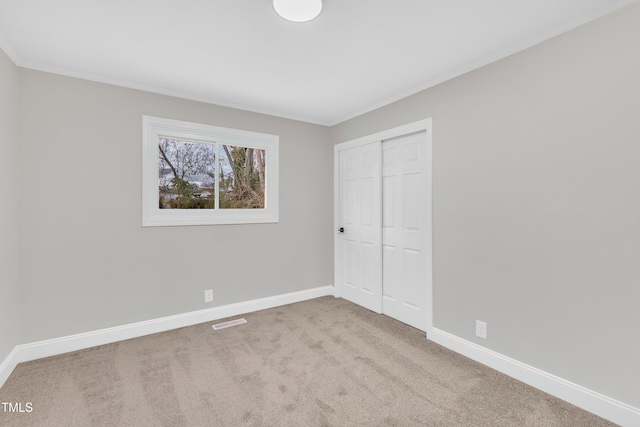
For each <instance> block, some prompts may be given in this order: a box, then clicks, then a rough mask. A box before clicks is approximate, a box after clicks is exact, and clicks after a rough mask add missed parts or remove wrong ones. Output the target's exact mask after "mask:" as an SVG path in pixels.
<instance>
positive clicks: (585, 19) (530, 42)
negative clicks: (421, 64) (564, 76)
mask: <svg viewBox="0 0 640 427" xmlns="http://www.w3.org/2000/svg"><path fill="white" fill-rule="evenodd" d="M636 1H638V0H618V1H614V2H612V3H611V4H607V5H605V6H603V7H602V8H599V9H596V10H594V11H590V12H588V13H586V14H583V15H580V16H578V17H577V18H575V19H573V20H571V21H569V22H566V23H564V24H562V25H559V26H557V27H555V28H552V29H550V30H548V31H546V32H543V33H541V34H536V35H535V36H533V37H529V38H527V39H525V40H522V41H519V42H517V43H514V44H511V45H510V46H507V47H505V48H503V49H500V50H498V51H495V52H492V53H489V54H487V55H484V56H481V57H479V58H476V59H473V60H471V61H468V62H465V63H464V64H462V65H460V66H458V67H456V68H454V69H452V70H448V71H446V72H444V73H441V74H440V75H437V76H435V77H433V78H432V79H430V80H428V81H426V82H424V83H421V84H419V85H417V86H414V87H413V88H410V89H409V90H406V91H404V92H402V93H399V94H397V95H395V96H392V97H389V98H386V99H384V100H381V101H378V102H376V103H374V104H370V105H368V106H366V107H364V108H360V109H358V110H356V111H353V112H351V113H349V114H347V115H345V116H343V117H341V118H339V119H335V120H331V121H328V122H327V123H320V124H325V125H326V126H329V127H332V126H335V125H338V124H340V123H343V122H346V121H347V120H351V119H353V118H355V117H359V116H362V115H364V114H366V113H370V112H371V111H374V110H377V109H379V108H382V107H385V106H387V105H390V104H393V103H394V102H397V101H400V100H402V99H404V98H408V97H410V96H412V95H415V94H417V93H420V92H422V91H425V90H427V89H430V88H432V87H434V86H437V85H439V84H441V83H444V82H447V81H449V80H453V79H455V78H456V77H460V76H461V75H463V74H467V73H470V72H472V71H474V70H477V69H479V68H482V67H484V66H486V65H489V64H493V63H494V62H498V61H500V60H502V59H504V58H507V57H509V56H512V55H515V54H517V53H519V52H522V51H524V50H526V49H529V48H530V47H533V46H536V45H538V44H540V43H543V42H545V41H547V40H550V39H552V38H554V37H557V36H560V35H561V34H564V33H566V32H569V31H571V30H574V29H576V28H578V27H580V26H582V25H585V24H587V23H589V22H591V21H595V20H596V19H598V18H601V17H603V16H605V15H608V14H610V13H612V12H614V11H616V10H618V9H621V8H623V7H625V6H628V5H630V4H631V3H634V2H636Z"/></svg>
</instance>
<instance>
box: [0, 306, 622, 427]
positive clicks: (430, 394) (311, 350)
mask: <svg viewBox="0 0 640 427" xmlns="http://www.w3.org/2000/svg"><path fill="white" fill-rule="evenodd" d="M237 317H244V318H245V319H246V320H247V322H248V323H247V324H244V325H239V326H234V327H231V328H227V329H221V330H218V331H214V330H213V329H212V328H211V325H212V324H213V323H219V322H209V323H205V324H200V325H195V326H190V327H186V328H181V329H176V330H172V331H168V332H163V333H159V334H154V335H149V336H145V337H141V338H136V339H132V340H127V341H121V342H117V343H114V344H109V345H103V346H99V347H95V348H90V349H87V350H82V351H76V352H73V353H67V354H63V355H59V356H55V357H49V358H46V359H40V360H36V361H32V362H27V363H21V364H19V365H18V366H17V367H16V369H15V371H14V372H13V374H12V375H11V376H10V377H9V379H8V380H7V382H6V383H5V385H4V386H3V387H2V388H1V389H0V402H20V403H22V405H23V408H24V405H25V404H26V403H27V402H29V403H31V407H32V411H31V412H23V413H7V412H2V410H1V409H2V408H0V426H11V427H18V426H64V427H69V426H172V427H173V426H230V427H237V426H295V427H301V426H510V427H511V426H545V427H548V426H563V427H564V426H589V427H598V426H612V425H614V424H611V423H609V422H607V421H605V420H603V419H601V418H599V417H597V416H595V415H593V414H590V413H588V412H586V411H583V410H581V409H579V408H577V407H575V406H572V405H570V404H569V403H566V402H564V401H562V400H559V399H557V398H555V397H553V396H550V395H548V394H545V393H543V392H541V391H539V390H537V389H535V388H532V387H529V386H527V385H525V384H523V383H521V382H519V381H517V380H514V379H512V378H509V377H507V376H506V375H503V374H501V373H498V372H496V371H494V370H492V369H490V368H487V367H485V366H483V365H481V364H479V363H476V362H474V361H472V360H470V359H467V358H465V357H463V356H461V355H458V354H456V353H454V352H452V351H449V350H447V349H445V348H443V347H441V346H439V345H437V344H435V343H433V342H430V341H428V340H426V339H425V336H424V333H423V332H420V331H418V330H416V329H414V328H411V327H409V326H407V325H404V324H402V323H400V322H397V321H395V320H393V319H391V318H388V317H386V316H381V315H378V314H375V313H372V312H370V311H368V310H366V309H363V308H361V307H359V306H357V305H354V304H352V303H350V302H348V301H345V300H343V299H336V298H333V297H325V298H318V299H315V300H311V301H305V302H301V303H297V304H292V305H288V306H283V307H277V308H273V309H269V310H263V311H259V312H255V313H250V314H247V315H244V316H237Z"/></svg>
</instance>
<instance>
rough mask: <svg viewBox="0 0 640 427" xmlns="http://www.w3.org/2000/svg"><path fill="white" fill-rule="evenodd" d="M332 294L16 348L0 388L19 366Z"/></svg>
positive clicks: (271, 300) (259, 302) (313, 293)
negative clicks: (71, 352) (36, 360)
mask: <svg viewBox="0 0 640 427" xmlns="http://www.w3.org/2000/svg"><path fill="white" fill-rule="evenodd" d="M334 294H335V293H334V287H333V286H323V287H319V288H314V289H308V290H305V291H299V292H291V293H288V294H282V295H276V296H272V297H267V298H260V299H255V300H251V301H245V302H239V303H236V304H229V305H224V306H220V307H213V308H208V309H205V310H198V311H192V312H190V313H184V314H177V315H174V316H167V317H162V318H159V319H152V320H146V321H143V322H137V323H130V324H128V325H122V326H116V327H113V328H106V329H100V330H97V331H92V332H85V333H81V334H76V335H69V336H66V337H60V338H54V339H50V340H45V341H38V342H34V343H30V344H22V345H18V346H16V347H15V348H14V349H13V351H12V352H11V353H9V355H8V356H7V357H6V358H5V360H4V361H3V362H2V363H0V387H2V386H3V385H4V383H5V381H6V380H7V378H9V375H11V373H12V372H13V370H14V369H15V367H16V365H17V364H18V363H22V362H28V361H30V360H35V359H41V358H43V357H49V356H56V355H58V354H63V353H68V352H70V351H77V350H83V349H85V348H90V347H95V346H98V345H104V344H111V343H114V342H117V341H122V340H128V339H131V338H137V337H142V336H144V335H150V334H155V333H158V332H164V331H169V330H172V329H177V328H183V327H185V326H191V325H197V324H198V323H204V322H211V321H213V320H218V319H223V318H225V317H230V316H237V315H240V314H246V313H250V312H253V311H258V310H264V309H267V308H273V307H278V306H281V305H286V304H293V303H296V302H301V301H306V300H310V299H314V298H319V297H324V296H333V295H334Z"/></svg>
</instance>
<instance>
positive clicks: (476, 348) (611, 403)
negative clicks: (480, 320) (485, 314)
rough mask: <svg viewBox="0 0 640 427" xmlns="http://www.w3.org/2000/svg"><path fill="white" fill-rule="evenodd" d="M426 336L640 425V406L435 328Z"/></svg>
mask: <svg viewBox="0 0 640 427" xmlns="http://www.w3.org/2000/svg"><path fill="white" fill-rule="evenodd" d="M427 338H428V339H430V340H431V341H434V342H436V343H438V344H440V345H442V346H444V347H447V348H448V349H450V350H453V351H455V352H456V353H460V354H462V355H463V356H466V357H468V358H470V359H473V360H475V361H477V362H480V363H482V364H483V365H486V366H489V367H490V368H493V369H495V370H496V371H498V372H502V373H503V374H506V375H508V376H510V377H512V378H515V379H517V380H520V381H522V382H523V383H525V384H529V385H530V386H533V387H535V388H537V389H540V390H542V391H544V392H546V393H549V394H550V395H552V396H555V397H558V398H560V399H562V400H564V401H567V402H569V403H571V404H573V405H575V406H577V407H579V408H582V409H584V410H585V411H589V412H591V413H593V414H596V415H598V416H600V417H602V418H604V419H607V420H609V421H612V422H614V423H616V424H619V425H621V426H625V427H626V426H628V427H638V426H640V409H638V408H635V407H633V406H630V405H627V404H625V403H622V402H619V401H617V400H615V399H611V398H610V397H607V396H604V395H602V394H600V393H596V392H594V391H592V390H589V389H587V388H584V387H582V386H579V385H577V384H574V383H572V382H570V381H567V380H564V379H562V378H559V377H556V376H555V375H552V374H549V373H547V372H544V371H542V370H540V369H537V368H534V367H533V366H529V365H527V364H525V363H522V362H519V361H517V360H515V359H512V358H510V357H507V356H504V355H502V354H500V353H497V352H495V351H493V350H489V349H487V348H485V347H482V346H480V345H477V344H475V343H472V342H470V341H467V340H465V339H462V338H460V337H457V336H455V335H452V334H450V333H448V332H444V331H441V330H439V329H437V328H432V330H431V331H430V332H428V334H427Z"/></svg>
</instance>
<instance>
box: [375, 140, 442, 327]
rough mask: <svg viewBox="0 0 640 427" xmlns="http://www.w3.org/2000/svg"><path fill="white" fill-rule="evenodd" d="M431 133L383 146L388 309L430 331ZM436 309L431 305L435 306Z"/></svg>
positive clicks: (384, 292) (385, 298)
mask: <svg viewBox="0 0 640 427" xmlns="http://www.w3.org/2000/svg"><path fill="white" fill-rule="evenodd" d="M426 138H427V134H426V133H425V132H422V133H419V134H414V135H409V136H404V137H400V138H396V139H393V140H390V141H385V142H383V144H382V193H383V194H382V259H383V267H382V271H383V281H382V283H383V284H382V312H383V313H384V314H386V315H388V316H391V317H393V318H395V319H397V320H400V321H401V322H404V323H407V324H409V325H411V326H413V327H415V328H418V329H420V330H423V331H426V330H427V325H428V323H427V320H428V317H427V316H428V315H430V313H429V312H427V271H428V270H429V271H430V268H429V267H430V265H429V263H430V262H431V260H430V259H429V257H428V256H427V254H428V251H425V246H426V245H425V242H426V239H425V237H426V236H425V233H430V229H428V227H430V224H427V219H428V218H429V216H428V213H427V212H426V197H427V188H426V183H427V181H426V179H425V176H426V175H425V170H424V169H425V167H424V165H425V158H424V156H425V154H426V153H425V151H426V150H425V146H426V144H425V142H426ZM429 310H430V308H429Z"/></svg>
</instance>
